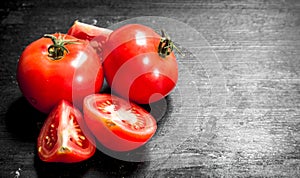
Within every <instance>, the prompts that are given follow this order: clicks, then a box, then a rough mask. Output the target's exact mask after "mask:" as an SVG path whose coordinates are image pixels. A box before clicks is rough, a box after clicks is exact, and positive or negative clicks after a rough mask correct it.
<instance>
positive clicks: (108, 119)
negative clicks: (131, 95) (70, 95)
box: [83, 94, 157, 152]
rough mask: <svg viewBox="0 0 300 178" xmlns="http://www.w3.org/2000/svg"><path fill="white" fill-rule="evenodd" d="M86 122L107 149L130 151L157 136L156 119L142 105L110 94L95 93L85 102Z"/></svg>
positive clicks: (86, 98)
mask: <svg viewBox="0 0 300 178" xmlns="http://www.w3.org/2000/svg"><path fill="white" fill-rule="evenodd" d="M83 113H84V120H85V122H86V124H87V127H88V128H89V129H90V131H91V132H92V133H93V135H94V136H95V138H96V140H98V141H99V142H100V143H101V144H102V145H103V146H105V147H106V148H108V149H110V150H113V151H119V152H122V151H130V150H133V149H136V148H138V147H141V146H142V145H144V144H145V143H147V142H148V141H149V140H150V139H151V138H152V136H153V135H154V134H155V132H156V129H157V125H156V120H155V119H154V118H153V117H152V116H151V114H150V113H148V112H147V111H146V110H144V109H143V108H141V107H140V106H138V105H136V104H134V103H132V102H128V101H126V100H124V99H121V98H119V97H117V96H114V95H110V94H92V95H89V96H87V97H85V99H84V104H83Z"/></svg>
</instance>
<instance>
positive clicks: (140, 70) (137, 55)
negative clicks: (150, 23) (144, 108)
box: [103, 24, 178, 104]
mask: <svg viewBox="0 0 300 178" xmlns="http://www.w3.org/2000/svg"><path fill="white" fill-rule="evenodd" d="M173 47H174V44H173V42H172V41H171V40H170V38H169V37H168V36H165V35H164V34H163V36H160V35H158V34H157V33H156V32H155V31H154V30H153V29H151V28H149V27H147V26H144V25H140V24H128V25H125V26H122V27H120V28H118V29H116V30H114V31H113V32H112V33H111V35H110V36H109V39H108V41H107V43H106V46H105V48H104V62H103V69H104V75H105V77H106V80H107V82H108V84H109V86H110V87H111V89H112V91H114V92H115V93H116V94H118V95H119V96H121V97H123V98H128V99H130V100H132V101H134V102H137V103H140V104H148V103H151V102H155V101H157V100H160V99H162V98H163V97H165V96H166V95H168V94H169V93H170V92H171V90H172V89H173V88H174V87H175V85H176V83H177V80H178V65H177V61H176V57H175V55H174V52H173V51H172V49H173Z"/></svg>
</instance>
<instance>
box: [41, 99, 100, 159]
mask: <svg viewBox="0 0 300 178" xmlns="http://www.w3.org/2000/svg"><path fill="white" fill-rule="evenodd" d="M79 123H80V125H79ZM83 124H84V123H83V118H82V114H81V112H80V111H79V110H78V109H76V108H75V107H73V106H72V105H71V104H70V103H69V102H67V101H66V100H62V101H61V102H60V103H59V105H58V106H57V107H56V108H54V109H53V110H52V111H51V113H50V114H49V116H48V118H47V119H46V121H45V123H44V125H43V127H42V129H41V132H40V134H39V137H38V142H37V148H38V155H39V157H40V159H41V160H42V161H45V162H65V163H72V162H80V161H83V160H86V159H88V158H90V157H91V156H92V155H93V154H94V153H95V151H96V147H95V145H94V143H92V142H94V141H93V140H91V139H92V137H86V135H85V134H84V133H83V131H82V129H81V128H82V127H84V125H83Z"/></svg>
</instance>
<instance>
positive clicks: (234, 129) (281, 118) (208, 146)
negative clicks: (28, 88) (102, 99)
mask: <svg viewBox="0 0 300 178" xmlns="http://www.w3.org/2000/svg"><path fill="white" fill-rule="evenodd" d="M0 14H1V25H0V34H1V35H0V37H1V43H0V50H1V52H0V91H1V92H0V93H1V96H0V97H1V104H0V150H1V151H0V177H5V178H6V177H14V176H16V175H17V174H16V173H18V172H19V173H20V177H31V178H33V177H123V176H124V177H166V176H169V177H191V176H192V177H198V176H199V177H201V176H203V177H211V176H212V177H224V176H225V177H299V176H300V1H297V0H286V1H272V0H265V1H259V0H255V1H246V0H242V1H239V0H233V1H215V0H208V1H192V0H188V1H179V0H176V1H171V0H167V1H156V0H155V1H137V0H136V1H127V0H125V1H106V0H103V1H96V0H78V1H68V0H60V1H57V2H54V1H45V0H39V1H36V0H28V1H14V0H13V1H6V2H4V3H3V5H1V9H0ZM75 20H80V21H84V22H87V23H95V24H96V25H97V26H100V27H108V28H112V29H114V28H117V26H120V25H122V24H126V23H142V24H146V25H149V26H151V27H153V28H155V29H157V30H158V29H159V28H166V29H167V31H168V32H169V33H170V35H171V36H172V37H173V38H174V41H175V43H176V44H177V45H178V46H179V47H180V48H181V49H182V51H183V53H184V54H185V55H184V56H181V55H179V54H177V56H178V62H179V82H178V85H177V87H176V88H175V90H174V91H173V92H172V93H171V94H170V95H169V96H168V97H167V98H166V99H165V100H163V102H162V103H160V104H161V105H159V104H158V105H157V106H153V108H154V110H155V109H157V108H155V107H160V106H163V110H162V111H161V110H158V111H161V112H158V113H153V114H156V117H158V118H159V122H158V132H157V134H156V135H155V137H154V138H153V140H151V142H150V143H149V144H148V146H147V147H146V152H145V155H146V160H145V161H143V162H131V161H124V160H120V159H118V158H113V157H111V156H109V155H106V154H104V153H103V152H101V151H97V152H96V154H95V156H93V157H92V158H91V159H89V160H87V161H84V162H82V163H76V164H56V163H55V164H54V163H53V164H49V163H44V162H42V161H40V160H39V158H38V157H37V154H36V137H37V134H38V133H39V128H40V127H41V124H42V122H41V120H43V119H44V118H45V117H46V116H45V115H44V114H41V113H39V112H37V111H36V110H35V109H33V108H32V107H31V106H30V105H29V104H28V103H27V101H26V100H25V99H24V97H23V96H22V94H21V92H20V90H19V88H18V85H17V82H16V76H15V74H16V67H17V61H18V58H19V56H20V54H21V52H22V50H23V49H24V48H25V47H26V46H27V45H28V44H29V43H30V42H32V41H34V40H36V39H38V38H40V37H41V36H42V35H43V34H44V33H54V32H66V31H67V30H68V28H69V27H70V26H71V25H72V23H73V22H74V21H75ZM16 171H17V172H16Z"/></svg>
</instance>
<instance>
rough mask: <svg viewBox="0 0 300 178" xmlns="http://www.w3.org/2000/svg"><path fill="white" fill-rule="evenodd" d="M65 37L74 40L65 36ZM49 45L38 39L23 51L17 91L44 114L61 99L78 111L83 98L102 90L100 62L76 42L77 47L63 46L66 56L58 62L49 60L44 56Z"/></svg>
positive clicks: (48, 41) (45, 40) (18, 71)
mask: <svg viewBox="0 0 300 178" xmlns="http://www.w3.org/2000/svg"><path fill="white" fill-rule="evenodd" d="M54 35H55V36H56V37H57V36H58V34H54ZM65 38H66V39H70V40H78V39H76V38H74V37H71V36H69V35H65ZM52 44H53V42H52V41H51V39H49V38H40V39H38V40H36V41H34V42H32V43H31V44H30V45H28V46H27V47H26V48H25V50H24V51H23V53H22V55H21V57H20V59H19V62H18V68H17V81H18V84H19V88H20V90H21V91H22V93H23V95H24V96H25V97H26V99H27V100H28V101H29V102H30V103H31V104H32V105H33V106H34V107H35V108H36V109H38V110H39V111H41V112H44V113H49V112H50V111H51V109H52V108H53V107H54V106H55V105H57V104H58V102H59V101H60V100H62V99H65V100H67V101H69V102H73V103H74V104H76V105H77V106H78V107H80V108H81V105H82V100H83V98H84V97H85V96H86V95H88V94H91V93H95V92H98V91H100V89H101V87H102V83H103V69H102V65H101V62H100V59H99V57H98V56H97V54H96V52H95V51H94V50H93V48H92V47H90V45H89V44H88V43H87V42H85V41H82V40H79V41H78V44H68V45H66V48H67V49H68V50H69V53H67V54H66V55H65V56H64V57H63V58H62V59H58V60H53V59H52V58H51V57H49V56H48V47H49V46H50V45H52Z"/></svg>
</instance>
